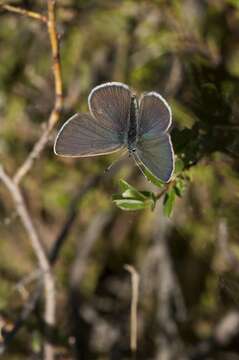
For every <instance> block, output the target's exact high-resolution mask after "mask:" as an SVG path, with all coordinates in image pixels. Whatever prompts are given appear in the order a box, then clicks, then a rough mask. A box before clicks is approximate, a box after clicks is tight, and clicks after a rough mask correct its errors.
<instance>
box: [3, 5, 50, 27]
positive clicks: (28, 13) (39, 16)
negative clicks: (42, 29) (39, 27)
mask: <svg viewBox="0 0 239 360" xmlns="http://www.w3.org/2000/svg"><path fill="white" fill-rule="evenodd" d="M0 7H1V8H2V9H4V10H7V11H10V12H13V13H16V14H20V15H24V16H27V17H30V18H33V19H36V20H39V21H42V22H44V23H47V17H46V16H44V15H42V14H40V13H37V12H35V11H29V10H26V9H22V8H20V7H17V6H13V5H8V4H3V3H1V2H0Z"/></svg>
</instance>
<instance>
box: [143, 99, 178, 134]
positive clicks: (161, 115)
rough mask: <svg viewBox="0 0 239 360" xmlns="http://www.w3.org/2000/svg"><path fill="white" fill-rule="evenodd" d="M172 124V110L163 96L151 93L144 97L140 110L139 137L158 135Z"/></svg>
mask: <svg viewBox="0 0 239 360" xmlns="http://www.w3.org/2000/svg"><path fill="white" fill-rule="evenodd" d="M171 122H172V114H171V109H170V107H169V105H168V103H167V102H166V100H165V99H164V98H163V97H162V96H161V95H159V94H158V93H156V92H150V93H146V94H144V95H143V96H142V98H141V100H140V108H139V135H143V134H146V133H149V134H152V135H157V134H159V133H162V132H165V131H167V130H168V128H169V127H170V125H171Z"/></svg>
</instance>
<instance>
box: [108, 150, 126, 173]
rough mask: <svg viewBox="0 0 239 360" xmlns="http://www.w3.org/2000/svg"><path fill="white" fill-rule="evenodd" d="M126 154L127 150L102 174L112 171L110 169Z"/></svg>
mask: <svg viewBox="0 0 239 360" xmlns="http://www.w3.org/2000/svg"><path fill="white" fill-rule="evenodd" d="M126 153H127V150H123V152H122V154H120V156H119V157H118V158H117V159H115V160H114V161H113V162H112V163H111V164H110V165H109V166H108V167H107V168H106V169H105V171H104V173H107V172H108V171H110V170H111V169H112V167H113V166H114V165H115V164H116V163H117V162H118V161H119V160H121V159H122V158H123V157H124V156H125V155H126Z"/></svg>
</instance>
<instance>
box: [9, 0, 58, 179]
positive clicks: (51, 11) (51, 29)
mask: <svg viewBox="0 0 239 360" xmlns="http://www.w3.org/2000/svg"><path fill="white" fill-rule="evenodd" d="M55 3H56V2H55V0H48V1H47V8H48V21H47V28H48V34H49V39H50V44H51V52H52V59H53V76H54V83H55V102H54V106H53V109H52V111H51V114H50V116H49V119H48V123H47V126H46V128H45V130H44V131H43V133H42V135H41V137H40V139H39V140H38V141H37V142H36V144H35V145H34V147H33V149H32V151H31V152H30V154H29V155H28V157H27V158H26V160H25V161H24V162H23V164H22V165H21V166H20V168H19V169H18V170H17V172H16V174H15V176H14V182H15V183H16V184H19V183H20V181H21V180H22V178H23V177H24V176H25V175H26V174H27V173H28V172H29V170H30V169H31V167H32V165H33V163H34V161H35V160H36V159H37V158H38V157H39V155H40V154H41V152H42V151H43V149H44V148H45V146H46V144H47V142H48V139H49V136H50V133H51V131H52V129H53V127H54V126H55V124H56V123H57V121H58V120H59V117H60V113H61V110H62V107H63V88H62V75H61V63H60V46H59V41H58V34H57V29H56V14H55V11H56V9H55Z"/></svg>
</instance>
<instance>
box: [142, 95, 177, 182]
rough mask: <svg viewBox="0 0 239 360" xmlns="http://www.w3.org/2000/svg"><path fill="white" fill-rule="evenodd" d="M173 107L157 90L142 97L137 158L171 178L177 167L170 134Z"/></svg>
mask: <svg viewBox="0 0 239 360" xmlns="http://www.w3.org/2000/svg"><path fill="white" fill-rule="evenodd" d="M171 122H172V115H171V109H170V107H169V105H168V104H167V102H166V100H164V99H163V98H162V96H161V95H159V94H158V93H155V92H151V93H147V94H145V95H144V96H143V97H142V99H141V101H140V108H139V125H138V128H139V130H138V140H137V146H136V153H135V155H136V158H137V159H138V161H140V162H142V163H143V165H144V166H145V167H146V168H147V169H148V170H149V171H150V172H151V173H152V174H153V175H154V176H156V177H157V178H158V179H160V180H162V181H164V182H168V181H169V180H170V178H171V176H172V173H173V170H174V154H173V147H172V142H171V139H170V135H169V134H168V133H167V131H168V129H169V127H170V125H171Z"/></svg>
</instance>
